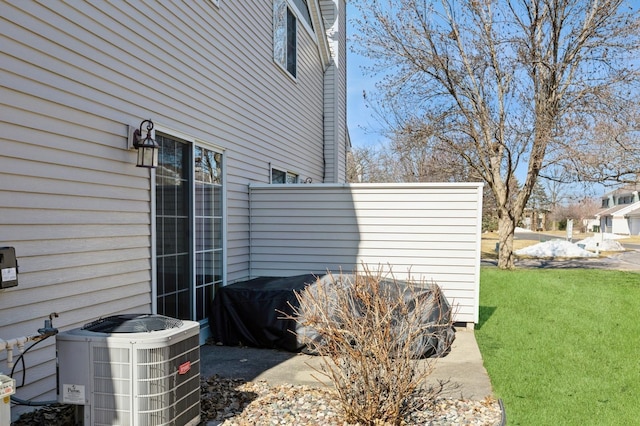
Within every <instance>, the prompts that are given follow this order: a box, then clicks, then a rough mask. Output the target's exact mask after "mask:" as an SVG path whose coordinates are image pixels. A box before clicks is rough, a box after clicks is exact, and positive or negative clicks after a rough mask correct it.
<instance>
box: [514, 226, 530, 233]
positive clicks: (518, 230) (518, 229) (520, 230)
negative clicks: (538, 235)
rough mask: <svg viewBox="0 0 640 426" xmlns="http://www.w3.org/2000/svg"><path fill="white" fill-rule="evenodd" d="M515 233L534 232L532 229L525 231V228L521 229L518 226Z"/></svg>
mask: <svg viewBox="0 0 640 426" xmlns="http://www.w3.org/2000/svg"><path fill="white" fill-rule="evenodd" d="M515 232H533V231H532V230H531V229H525V228H520V227H519V226H516V230H515Z"/></svg>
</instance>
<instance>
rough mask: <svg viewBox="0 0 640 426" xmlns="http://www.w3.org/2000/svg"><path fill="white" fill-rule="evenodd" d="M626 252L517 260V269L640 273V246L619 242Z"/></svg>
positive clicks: (523, 236)
mask: <svg viewBox="0 0 640 426" xmlns="http://www.w3.org/2000/svg"><path fill="white" fill-rule="evenodd" d="M515 238H516V239H518V240H531V241H548V240H552V239H561V238H562V237H559V236H557V235H548V234H541V233H538V232H517V233H516V234H515ZM619 242H620V243H621V244H622V245H623V246H624V248H625V249H626V251H624V252H619V253H614V254H612V255H609V256H607V257H597V258H592V257H580V258H571V259H517V260H516V267H518V268H549V269H570V268H585V269H612V270H620V271H640V244H637V243H633V244H625V243H624V240H619ZM482 264H483V265H495V264H497V261H495V260H483V261H482Z"/></svg>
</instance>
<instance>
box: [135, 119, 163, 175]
mask: <svg viewBox="0 0 640 426" xmlns="http://www.w3.org/2000/svg"><path fill="white" fill-rule="evenodd" d="M145 124H146V125H147V126H146V128H147V133H146V136H144V139H143V136H142V135H143V133H142V128H143V127H144V125H145ZM152 130H153V121H151V120H144V121H143V122H142V123H140V128H139V129H136V130H135V131H134V132H133V146H134V148H136V149H137V150H138V162H137V164H136V166H138V167H147V168H155V167H158V150H159V149H160V146H159V145H158V144H157V143H156V141H155V140H154V139H153V137H152V136H151V135H152V133H151V131H152Z"/></svg>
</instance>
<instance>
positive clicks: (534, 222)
mask: <svg viewBox="0 0 640 426" xmlns="http://www.w3.org/2000/svg"><path fill="white" fill-rule="evenodd" d="M549 212H550V211H549V210H547V209H543V208H537V209H532V208H529V207H527V208H525V209H524V211H523V212H522V225H523V227H524V228H525V229H529V230H531V231H546V230H547V215H548V214H549Z"/></svg>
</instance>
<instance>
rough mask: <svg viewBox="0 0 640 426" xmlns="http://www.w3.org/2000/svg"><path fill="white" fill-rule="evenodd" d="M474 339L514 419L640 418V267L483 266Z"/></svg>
mask: <svg viewBox="0 0 640 426" xmlns="http://www.w3.org/2000/svg"><path fill="white" fill-rule="evenodd" d="M480 283H481V285H480V323H479V324H478V326H477V327H476V337H477V340H478V345H479V346H480V351H481V352H482V357H483V358H484V363H485V367H486V369H487V371H488V373H489V377H490V378H491V383H492V385H493V388H494V393H495V395H496V397H498V398H502V400H503V402H504V405H505V410H506V413H507V422H508V424H509V425H632V424H639V422H640V273H634V272H619V271H604V270H585V269H573V270H570V269H565V270H551V269H546V270H516V271H501V270H498V269H495V268H483V269H482V272H481V279H480Z"/></svg>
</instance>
